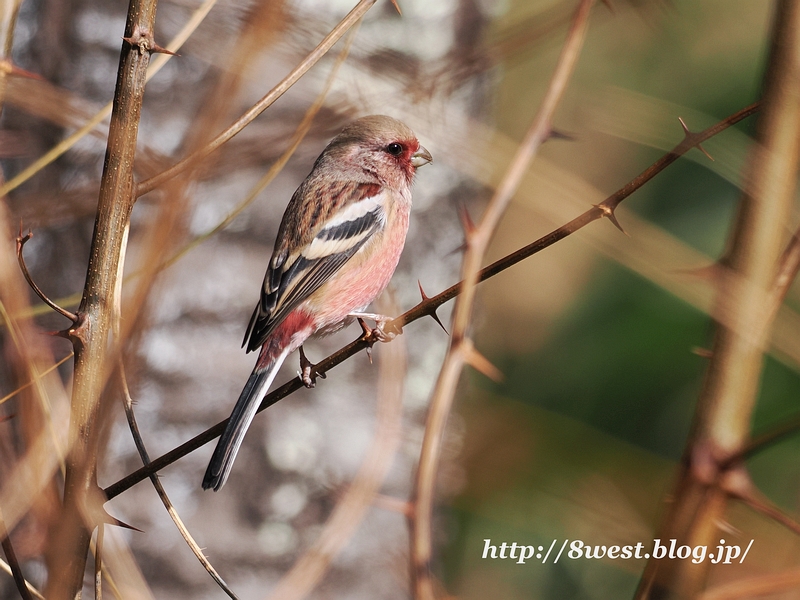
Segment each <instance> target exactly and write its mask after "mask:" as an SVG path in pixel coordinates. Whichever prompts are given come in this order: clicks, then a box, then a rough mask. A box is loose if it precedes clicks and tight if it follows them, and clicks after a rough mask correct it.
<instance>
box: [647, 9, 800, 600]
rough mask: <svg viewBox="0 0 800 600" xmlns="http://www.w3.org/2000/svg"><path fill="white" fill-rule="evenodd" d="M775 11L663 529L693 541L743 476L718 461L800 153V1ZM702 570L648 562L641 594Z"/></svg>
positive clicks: (743, 406) (747, 384) (692, 578)
mask: <svg viewBox="0 0 800 600" xmlns="http://www.w3.org/2000/svg"><path fill="white" fill-rule="evenodd" d="M774 18H775V20H774V24H773V37H772V47H771V51H770V60H769V67H768V71H767V76H766V80H765V83H764V100H763V113H762V116H761V118H760V119H759V123H758V131H757V140H758V142H759V143H758V145H757V147H756V148H755V149H754V151H753V154H752V156H751V161H750V165H749V177H748V178H747V180H746V181H747V183H746V185H745V194H744V196H743V198H742V201H741V204H740V207H739V213H738V216H737V221H736V226H735V228H734V231H733V233H732V237H731V239H730V242H729V249H728V253H727V257H726V261H725V262H726V266H727V267H728V271H729V274H728V276H726V277H724V278H723V281H722V283H721V285H720V287H719V290H718V296H717V300H716V305H715V314H717V315H721V314H724V315H725V316H726V318H725V319H720V321H721V322H719V323H718V324H717V329H716V333H715V339H714V345H713V354H712V357H711V361H710V363H709V366H708V371H707V373H706V379H705V384H704V388H703V391H702V393H701V396H700V399H699V402H698V406H697V411H696V413H695V418H694V423H693V426H692V432H691V434H690V438H689V442H688V444H687V447H686V449H685V450H684V456H683V461H682V467H681V472H680V474H679V480H678V483H677V491H676V493H675V494H674V497H675V501H674V504H673V505H672V506H673V508H672V510H671V511H670V513H669V514H668V515H667V518H666V520H665V522H664V523H663V524H662V527H661V532H660V535H661V537H663V538H666V539H671V538H677V539H679V540H680V543H681V544H689V545H691V546H695V545H702V544H713V543H716V537H715V536H716V535H717V534H718V526H717V523H719V522H720V521H721V520H722V517H723V515H724V511H725V508H726V504H727V497H726V492H732V491H733V492H735V491H736V488H735V486H736V485H746V482H747V476H746V473H744V472H743V471H742V470H741V469H742V467H738V468H739V471H738V472H736V471H727V472H726V471H723V470H722V468H721V467H722V466H723V465H724V464H725V463H726V461H727V460H728V459H729V458H730V457H731V456H734V455H738V454H739V453H740V452H741V450H742V449H743V448H744V447H745V445H746V444H747V441H748V439H749V437H750V425H751V424H750V420H751V415H752V411H753V407H754V404H755V400H756V397H757V393H758V388H759V382H760V377H761V370H762V366H763V351H764V346H765V343H766V340H767V336H768V334H769V329H770V325H771V319H772V318H773V317H774V314H775V311H773V310H770V304H771V300H770V292H771V289H772V287H773V285H774V282H775V280H776V277H777V276H778V270H777V265H778V259H779V257H780V253H781V244H783V243H784V235H783V232H784V228H785V224H786V223H787V222H788V219H789V215H790V210H791V205H792V201H793V198H794V193H795V186H796V178H797V167H798V156H799V155H800V136H799V135H798V134H799V133H800V86H798V85H797V82H798V80H800V1H799V0H779V1H778V2H777V4H776V11H775V17H774ZM723 322H724V323H725V324H724V325H723V324H722V323H723ZM729 324H730V325H729ZM684 563H686V564H684ZM659 568H660V569H661V572H660V573H659ZM706 569H707V566H706V565H705V564H701V565H695V564H693V563H691V561H672V564H670V563H665V562H664V561H651V562H650V563H648V565H647V567H646V569H645V573H644V575H643V577H642V581H641V583H640V588H639V590H638V592H637V597H638V598H644V597H659V598H661V597H694V596H695V595H696V594H697V592H698V591H699V590H700V588H701V587H702V585H703V582H704V580H705V576H706V572H707V571H706Z"/></svg>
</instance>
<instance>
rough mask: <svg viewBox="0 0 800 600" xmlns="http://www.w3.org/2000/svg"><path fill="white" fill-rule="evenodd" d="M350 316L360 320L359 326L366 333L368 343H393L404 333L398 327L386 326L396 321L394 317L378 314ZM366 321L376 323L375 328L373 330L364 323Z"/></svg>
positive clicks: (353, 313)
mask: <svg viewBox="0 0 800 600" xmlns="http://www.w3.org/2000/svg"><path fill="white" fill-rule="evenodd" d="M349 316H351V317H355V318H356V319H358V324H359V325H361V329H362V330H363V331H364V337H365V338H366V339H367V340H368V341H372V342H391V341H392V340H393V339H394V338H396V337H397V336H398V335H399V334H401V333H403V329H402V328H400V327H398V326H396V325H392V326H389V327H387V326H386V325H387V323H390V322H391V321H393V320H394V319H393V318H392V317H387V316H386V315H379V314H377V313H364V312H352V313H350V315H349ZM364 319H369V320H370V321H375V328H374V329H373V328H370V327H368V326H367V324H366V323H365V322H364Z"/></svg>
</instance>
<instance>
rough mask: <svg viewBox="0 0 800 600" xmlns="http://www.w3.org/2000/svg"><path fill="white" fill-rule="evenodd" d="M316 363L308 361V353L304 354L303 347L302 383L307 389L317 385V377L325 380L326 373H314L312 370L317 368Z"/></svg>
mask: <svg viewBox="0 0 800 600" xmlns="http://www.w3.org/2000/svg"><path fill="white" fill-rule="evenodd" d="M316 366H317V365H315V364H314V363H312V362H311V361H310V360H308V357H307V356H306V353H305V352H303V347H302V346H300V373H298V375H300V381H302V382H303V385H304V386H306V387H307V388H313V387H314V386H316V385H317V375H319V376H320V377H321V378H322V379H325V377H326V376H325V373H312V372H311V371H312V369H313V368H314V367H316Z"/></svg>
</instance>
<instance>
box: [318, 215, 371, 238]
mask: <svg viewBox="0 0 800 600" xmlns="http://www.w3.org/2000/svg"><path fill="white" fill-rule="evenodd" d="M378 211H379V208H376V209H373V210H371V211H369V212H368V213H366V214H364V215H363V216H361V217H359V218H357V219H353V220H352V221H345V222H344V223H340V224H339V225H336V226H334V227H326V228H325V229H323V230H322V231H320V232H319V234H318V235H317V237H318V238H320V239H324V240H327V241H334V240H344V239H347V238H351V237H357V236H359V235H361V234H362V233H364V232H365V231H367V230H369V229H372V228H373V227H375V224H376V223H377V221H378V220H379V218H380V217H379V215H378Z"/></svg>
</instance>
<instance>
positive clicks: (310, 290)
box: [203, 115, 433, 491]
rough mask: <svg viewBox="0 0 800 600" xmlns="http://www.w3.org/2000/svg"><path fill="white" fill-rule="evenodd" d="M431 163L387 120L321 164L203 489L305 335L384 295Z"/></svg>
mask: <svg viewBox="0 0 800 600" xmlns="http://www.w3.org/2000/svg"><path fill="white" fill-rule="evenodd" d="M432 161H433V157H432V156H431V154H430V152H428V151H427V150H426V149H425V147H424V146H422V145H421V144H420V142H419V140H418V139H417V137H416V136H415V134H414V132H413V131H412V130H411V129H410V128H409V127H408V126H406V125H405V124H403V123H402V122H400V121H398V120H397V119H394V118H392V117H388V116H385V115H370V116H366V117H362V118H360V119H357V120H355V121H353V122H351V123H350V124H349V125H347V126H346V127H344V129H343V130H342V131H341V133H339V134H338V135H337V136H335V137H334V138H333V139H332V140H331V141H330V143H329V144H328V145H327V146H326V147H325V149H324V150H323V151H322V153H321V154H320V155H319V157H318V158H317V160H316V161H315V163H314V166H313V167H312V169H311V172H310V173H309V174H308V176H307V177H306V178H305V180H304V181H303V182H302V183H301V184H300V186H299V187H298V188H297V190H296V191H295V192H294V194H293V195H292V198H291V200H290V201H289V204H288V205H287V207H286V211H285V212H284V214H283V218H282V219H281V224H280V226H279V228H278V234H277V237H276V240H275V246H274V249H273V252H272V257H271V258H270V261H269V264H268V267H267V271H266V274H265V275H264V282H263V284H262V286H261V294H260V298H259V301H258V304H257V305H256V307H255V310H254V311H253V315H252V317H251V318H250V322H249V324H248V326H247V331H246V333H245V336H244V341H243V342H242V347H245V346H246V347H247V352H252V351H254V350H259V349H260V350H259V354H258V359H257V361H256V364H255V367H254V368H253V372H252V373H251V374H250V377H249V378H248V380H247V382H246V383H245V386H244V389H242V392H241V394H240V395H239V399H238V400H237V401H236V404H235V405H234V408H233V412H232V413H231V416H230V418H229V420H228V423H227V425H226V426H225V430H224V432H223V433H222V435H221V436H220V439H219V441H218V442H217V446H216V448H215V450H214V454H213V455H212V457H211V461H210V462H209V465H208V468H207V469H206V472H205V476H204V477H203V489H206V490H207V489H213V490H214V491H219V490H220V489H221V488H222V486H223V485H225V482H226V481H227V479H228V476H229V475H230V472H231V469H232V467H233V463H234V459H235V458H236V454H237V453H238V451H239V448H240V446H241V444H242V440H243V439H244V437H245V434H246V432H247V429H248V427H249V426H250V424H251V422H252V420H253V417H254V416H255V414H256V412H257V410H258V407H259V405H260V404H261V401H262V400H263V398H264V397H265V396H266V394H267V392H268V391H269V387H270V385H272V381H273V379H274V378H275V375H276V373H277V372H278V370H279V369H280V367H281V365H282V364H283V362H284V360H285V359H286V357H287V356H288V355H289V354H291V353H292V352H293V351H294V350H296V349H298V348H300V361H301V367H302V369H303V374H302V375H301V378H302V379H303V381H304V383H306V385H309V386H310V385H312V381H311V380H310V379H309V378H308V375H309V374H310V369H309V368H308V367H309V366H310V363H309V362H308V361H307V359H306V358H305V355H304V354H303V348H302V345H303V343H304V342H305V341H306V340H307V339H308V338H309V337H310V336H312V335H315V334H325V333H329V332H332V331H335V330H336V329H338V328H340V327H343V326H344V325H345V324H346V323H348V322H350V321H352V320H353V319H354V318H362V317H363V318H369V319H372V320H375V321H376V330H377V331H378V333H380V332H381V331H382V321H385V320H387V318H386V317H382V316H381V315H376V314H372V313H364V312H363V311H364V310H366V308H367V307H368V306H369V304H370V303H372V301H373V300H374V299H375V298H377V297H378V295H380V293H381V292H382V291H383V290H384V288H386V286H387V285H388V283H389V280H390V279H391V277H392V274H393V273H394V271H395V268H396V267H397V263H398V261H399V259H400V254H401V252H402V250H403V246H404V244H405V239H406V234H407V232H408V224H409V215H410V212H411V185H412V183H413V180H414V176H415V174H416V170H417V168H419V167H421V166H423V165H425V164H428V163H430V162H432Z"/></svg>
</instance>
